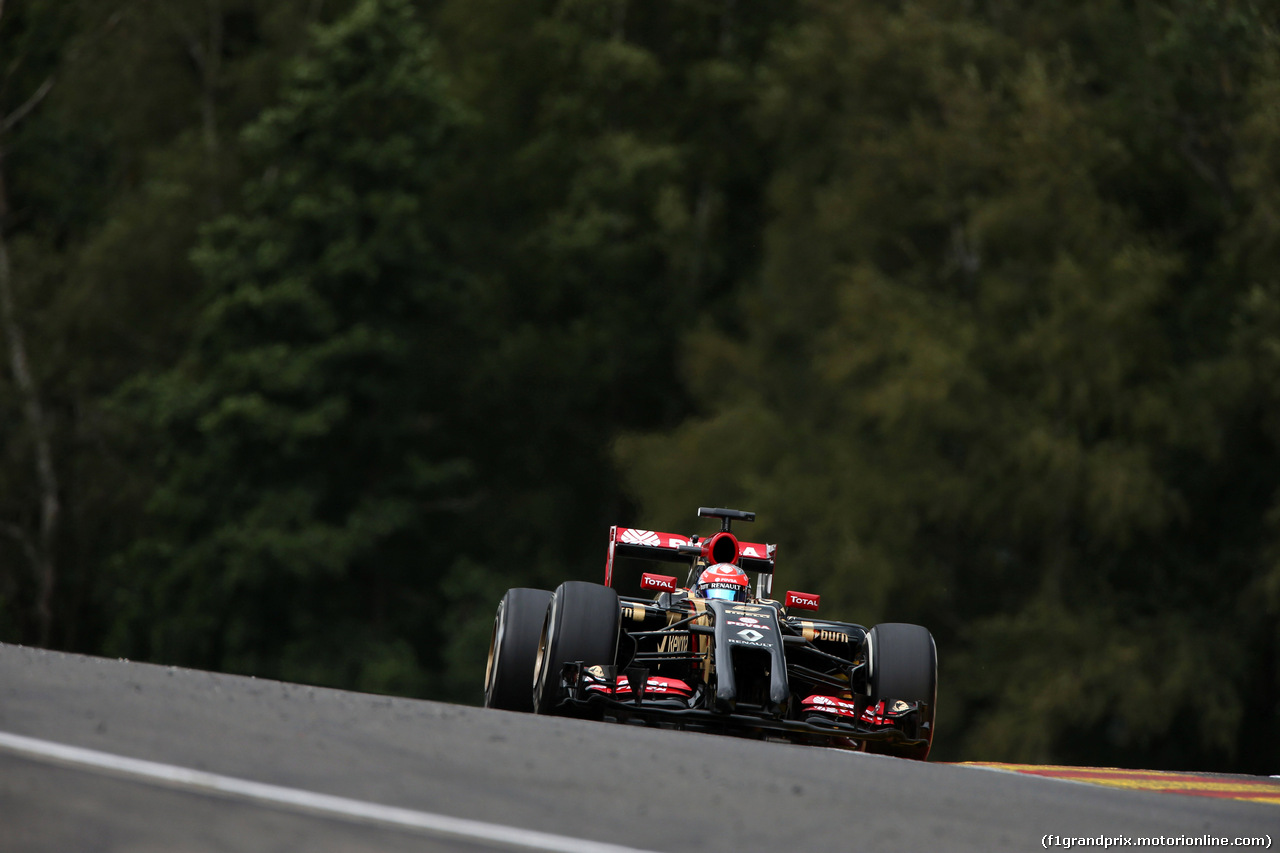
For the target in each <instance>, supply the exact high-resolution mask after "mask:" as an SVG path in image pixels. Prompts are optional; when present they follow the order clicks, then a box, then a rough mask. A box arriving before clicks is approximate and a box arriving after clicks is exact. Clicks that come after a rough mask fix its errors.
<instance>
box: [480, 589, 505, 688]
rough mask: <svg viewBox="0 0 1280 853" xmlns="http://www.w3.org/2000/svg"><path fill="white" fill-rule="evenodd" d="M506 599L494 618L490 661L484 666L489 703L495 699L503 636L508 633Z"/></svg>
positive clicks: (490, 638)
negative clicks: (494, 691) (505, 624)
mask: <svg viewBox="0 0 1280 853" xmlns="http://www.w3.org/2000/svg"><path fill="white" fill-rule="evenodd" d="M506 609H507V608H506V601H503V602H502V603H501V604H499V605H498V615H497V616H496V617H494V620H493V633H492V634H490V635H489V662H488V663H487V664H486V665H485V668H484V703H485V705H489V704H491V703H492V701H493V688H494V682H495V681H496V680H497V676H498V663H499V658H500V656H501V654H502V637H503V635H504V634H505V633H506V631H505V629H504V623H505V622H506V620H505V619H503V618H502V617H503V615H504V614H505V612H506Z"/></svg>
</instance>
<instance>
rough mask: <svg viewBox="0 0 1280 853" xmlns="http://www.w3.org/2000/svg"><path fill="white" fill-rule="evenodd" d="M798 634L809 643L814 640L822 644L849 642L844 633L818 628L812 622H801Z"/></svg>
mask: <svg viewBox="0 0 1280 853" xmlns="http://www.w3.org/2000/svg"><path fill="white" fill-rule="evenodd" d="M800 633H801V635H802V636H803V637H804V638H805V639H806V640H808V641H809V642H811V643H812V642H813V641H814V640H821V641H822V642H824V643H847V642H849V635H848V634H846V633H845V632H844V631H832V630H831V629H830V628H819V627H818V626H817V625H815V624H813V623H812V622H801V623H800Z"/></svg>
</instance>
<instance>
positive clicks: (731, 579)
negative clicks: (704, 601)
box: [693, 563, 748, 601]
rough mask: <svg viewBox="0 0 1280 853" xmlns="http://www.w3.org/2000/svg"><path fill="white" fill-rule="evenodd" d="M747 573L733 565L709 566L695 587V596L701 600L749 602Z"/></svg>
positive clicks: (719, 564)
mask: <svg viewBox="0 0 1280 853" xmlns="http://www.w3.org/2000/svg"><path fill="white" fill-rule="evenodd" d="M747 588H748V583H747V573H746V572H744V571H743V570H742V569H740V568H738V567H737V566H735V565H734V564H733V563H716V564H715V565H714V566H708V567H707V568H706V569H704V570H703V572H702V574H701V575H699V576H698V582H697V583H696V584H694V585H693V594H694V595H696V596H698V597H699V598H719V599H721V600H722V601H746V600H747Z"/></svg>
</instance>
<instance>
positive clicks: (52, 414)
mask: <svg viewBox="0 0 1280 853" xmlns="http://www.w3.org/2000/svg"><path fill="white" fill-rule="evenodd" d="M15 10H16V11H15ZM1278 25H1280V21H1278V20H1277V18H1276V15H1275V13H1274V12H1273V11H1272V10H1270V9H1269V8H1268V7H1266V6H1264V5H1262V4H1254V3H1248V2H1233V3H1219V2H1192V0H1162V2H1159V3H1153V4H1139V5H1136V6H1135V5H1134V4H1129V3H1122V2H1119V0H1084V2H1074V3H1062V2H1049V3H1039V4H1031V5H1027V4H1023V5H1022V6H1018V5H1017V4H1007V3H995V2H978V3H974V2H957V0H921V2H916V3H910V4H900V3H891V2H885V3H863V4H848V3H841V2H834V0H803V2H801V1H800V0H767V2H757V3H752V4H743V3H740V2H736V1H735V0H662V2H653V3H637V2H632V0H590V2H584V0H547V2H543V3H533V4H531V3H527V2H516V0H442V2H436V3H429V4H428V3H418V4H414V3H412V2H410V0H359V2H338V0H326V2H315V0H288V2H275V3H264V2H259V0H179V2H170V3H153V2H141V3H139V2H118V3H116V2H109V3H66V4H52V5H50V4H43V5H42V4H31V3H28V4H24V3H21V2H17V0H10V3H9V4H8V6H7V8H6V11H5V13H4V17H3V18H2V19H0V55H3V56H6V57H17V58H19V59H20V61H14V62H11V63H10V64H9V65H7V66H6V69H7V70H5V69H0V73H4V74H5V75H6V76H5V77H4V78H3V79H2V80H0V113H3V114H4V115H9V114H11V113H12V112H13V111H14V110H15V109H18V108H20V107H21V105H22V103H23V102H24V100H25V99H26V98H27V96H28V94H29V93H31V92H33V91H35V90H37V89H38V88H39V87H40V86H41V85H42V81H44V80H46V79H52V80H53V81H55V82H54V83H53V84H52V88H51V89H50V90H49V91H48V97H47V98H46V99H44V100H43V101H42V102H41V103H40V104H39V106H38V107H37V108H35V109H32V110H30V112H29V114H28V115H26V117H25V118H24V119H23V121H22V122H21V123H20V124H19V125H17V126H16V127H15V128H14V129H13V131H12V133H10V134H8V135H7V136H6V137H3V138H2V139H0V146H2V150H3V151H4V153H5V160H4V161H3V166H2V167H3V169H4V172H3V175H4V177H5V178H6V179H7V183H6V185H5V186H6V188H7V191H8V196H9V199H10V205H9V207H10V214H9V215H8V217H7V218H6V219H5V220H4V221H3V222H0V237H2V238H3V243H2V245H4V246H7V247H8V250H9V254H10V257H11V260H12V268H13V271H14V275H13V286H14V293H15V297H16V298H15V306H16V308H15V317H16V318H17V320H18V322H19V325H20V327H21V329H22V330H23V331H24V333H25V338H26V341H27V343H28V347H29V349H30V351H31V353H32V357H31V361H32V365H33V372H34V379H35V387H37V388H39V389H40V394H41V395H42V400H43V402H44V403H45V410H46V411H47V412H48V413H49V414H48V418H47V424H48V426H47V429H46V433H47V435H46V436H45V438H46V439H49V440H50V442H51V446H52V447H53V450H54V458H55V461H56V463H57V467H58V473H59V480H58V482H59V483H60V497H61V500H62V505H63V507H64V508H65V511H64V513H63V517H62V525H61V527H60V528H59V531H60V532H59V535H58V538H57V541H56V543H55V544H56V552H57V553H56V557H57V562H58V565H59V566H60V567H61V568H60V572H61V575H60V580H59V583H58V586H57V588H56V590H55V592H56V595H55V598H54V602H53V605H54V606H53V631H52V634H51V642H52V644H54V645H57V646H60V647H63V648H70V649H76V650H83V651H92V652H109V653H113V654H127V655H130V656H135V657H142V658H148V659H153V660H163V661H169V662H176V663H188V664H193V665H199V666H207V667H216V668H223V669H233V670H237V671H242V672H252V673H257V674H263V675H273V676H278V677H284V678H291V679H298V680H305V681H311V682H319V683H327V684H340V685H346V686H352V687H358V688H361V689H369V690H386V691H395V692H405V693H411V694H415V695H430V696H437V697H441V698H452V699H462V700H470V701H474V700H475V699H476V698H477V697H478V695H479V680H480V677H479V673H480V672H482V671H483V656H484V651H485V647H486V645H487V644H486V640H487V636H488V630H489V625H490V620H491V618H492V610H493V606H494V604H495V603H496V601H497V600H498V597H499V596H500V595H501V593H502V591H503V590H504V589H506V588H507V587H509V586H514V585H534V586H543V587H551V586H554V585H555V584H556V583H558V582H559V581H560V580H563V579H565V578H569V577H578V578H597V577H598V573H599V569H600V565H599V564H600V562H601V559H602V556H603V536H604V530H605V529H607V525H609V524H612V523H638V524H645V525H650V526H654V527H659V528H670V529H675V530H686V529H692V525H693V524H695V523H696V522H694V521H693V519H692V518H691V512H692V509H693V507H695V506H697V505H699V504H721V505H726V504H727V505H731V506H733V505H741V506H745V507H747V508H749V509H753V510H756V511H757V512H758V513H759V514H760V519H761V521H760V523H759V528H758V530H756V531H755V533H756V534H758V535H759V536H760V537H761V538H766V539H769V540H770V541H777V542H779V543H780V556H781V566H780V576H779V581H780V582H781V583H786V584H789V585H791V586H793V587H794V588H799V589H805V588H809V589H815V590H819V591H821V592H822V593H823V596H824V607H825V608H827V609H829V611H830V612H831V613H832V614H833V615H838V616H842V617H846V618H851V619H857V620H859V621H863V622H865V623H868V624H872V623H874V622H876V621H881V620H907V621H918V622H920V623H921V624H925V625H928V626H929V627H930V628H931V629H932V630H933V631H934V633H935V634H936V635H937V637H938V642H939V648H940V658H941V662H942V667H943V674H942V679H941V685H942V690H943V696H942V704H941V708H940V712H941V714H942V716H943V720H942V725H943V727H944V732H945V733H946V737H944V738H943V739H942V741H941V742H940V744H939V747H940V751H941V753H942V754H943V755H944V756H947V755H949V756H950V757H966V758H990V759H995V758H1008V759H1019V760H1050V761H1081V762H1084V761H1088V762H1103V763H1114V764H1133V765H1137V764H1145V765H1147V766H1165V767H1174V768H1179V769H1185V768H1190V767H1201V768H1205V769H1233V770H1260V769H1262V766H1263V764H1262V762H1263V761H1264V760H1265V757H1266V756H1269V755H1273V754H1275V752H1276V749H1277V748H1280V501H1278V496H1277V492H1276V485H1275V484H1276V481H1277V475H1278V474H1280V464H1278V463H1280V455H1278V454H1277V447H1278V446H1280V432H1278V429H1277V428H1278V424H1280V421H1277V418H1276V416H1275V411H1276V408H1277V405H1280V356H1278V355H1277V354H1278V353H1280V347H1278V346H1277V340H1280V282H1278V281H1277V273H1276V270H1277V262H1278V261H1280V258H1278V255H1277V246H1278V245H1280V244H1278V243H1277V241H1276V238H1275V234H1276V233H1277V227H1276V225H1277V216H1278V214H1277V210H1276V205H1275V201H1274V199H1275V198H1276V197H1277V196H1278V192H1277V190H1278V189H1280V184H1278V181H1280V167H1278V166H1277V163H1278V162H1280V160H1278V159H1277V153H1278V152H1280V113H1278V112H1277V109H1276V106H1275V104H1276V103H1277V95H1280V58H1278V57H1280V50H1278V49H1277V48H1278V47H1280V42H1277V34H1278V32H1280V30H1278ZM10 367H11V365H10ZM11 376H12V371H11V370H6V371H4V372H3V375H2V376H0V436H3V438H2V439H0V495H2V496H3V497H0V522H2V524H0V567H2V568H0V637H3V638H4V639H7V640H17V641H25V642H32V641H33V640H35V639H37V638H38V627H39V622H40V619H39V618H38V615H37V612H36V611H37V597H38V596H37V586H38V584H37V582H36V578H35V576H34V574H33V572H32V571H31V568H30V566H29V565H28V563H30V562H31V561H30V560H29V559H28V557H27V555H26V553H25V552H24V546H23V543H24V542H26V543H30V542H31V541H33V536H34V533H35V532H36V529H37V527H38V525H39V521H38V514H39V513H38V505H39V501H40V487H39V481H38V478H37V477H36V465H35V464H34V462H33V459H34V455H33V454H34V452H35V451H34V448H35V447H36V445H37V444H38V442H37V439H38V438H39V436H37V435H35V434H34V430H33V428H32V427H31V426H30V424H29V422H28V421H27V420H25V419H24V417H23V415H22V411H23V409H22V400H21V399H20V394H19V389H18V388H17V387H16V385H15V383H14V382H13V381H12V379H11Z"/></svg>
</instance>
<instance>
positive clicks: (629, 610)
mask: <svg viewBox="0 0 1280 853" xmlns="http://www.w3.org/2000/svg"><path fill="white" fill-rule="evenodd" d="M646 613H647V611H646V610H645V609H644V607H643V606H639V605H635V604H624V605H622V618H623V619H630V620H632V621H633V622H643V621H644V617H645V615H646Z"/></svg>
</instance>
